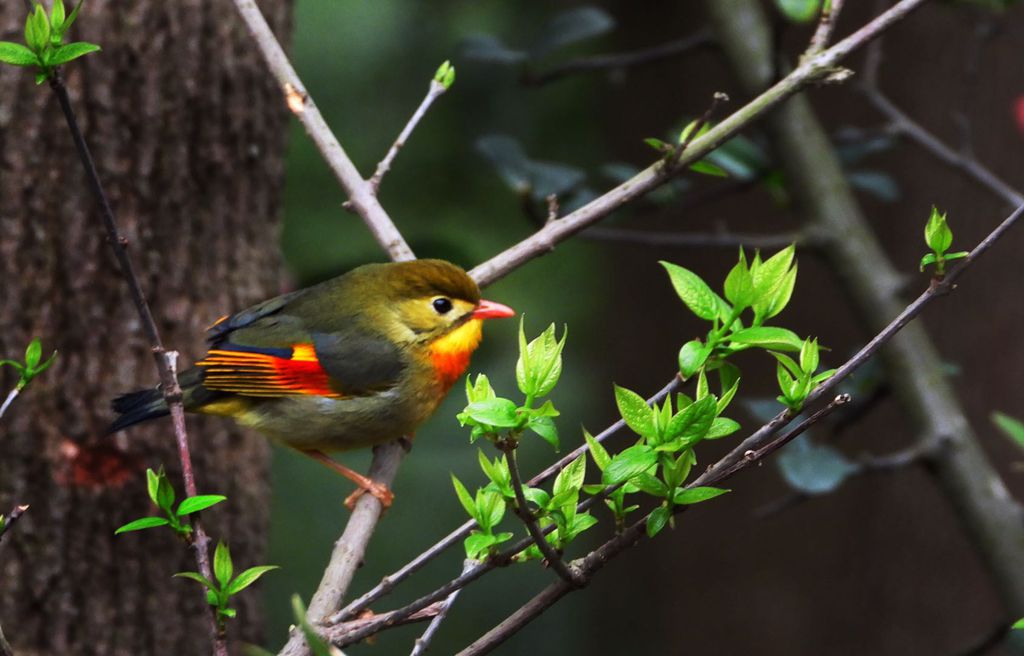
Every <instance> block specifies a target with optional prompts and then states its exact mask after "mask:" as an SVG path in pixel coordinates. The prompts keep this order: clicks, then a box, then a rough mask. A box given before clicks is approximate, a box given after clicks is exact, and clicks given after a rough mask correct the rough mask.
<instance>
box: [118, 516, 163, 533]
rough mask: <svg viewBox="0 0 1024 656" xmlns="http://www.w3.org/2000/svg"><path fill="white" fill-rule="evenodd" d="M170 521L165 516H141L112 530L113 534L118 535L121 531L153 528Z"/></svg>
mask: <svg viewBox="0 0 1024 656" xmlns="http://www.w3.org/2000/svg"><path fill="white" fill-rule="evenodd" d="M170 523H171V522H170V521H168V520H167V518H166V517H143V518H142V519H136V520H135V521H133V522H128V523H127V524H125V525H124V526H122V527H121V528H119V529H117V530H116V531H114V535H120V534H121V533H127V532H129V531H141V530H142V529H145V528H155V527H157V526H167V525H168V524H170Z"/></svg>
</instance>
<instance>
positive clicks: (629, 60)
mask: <svg viewBox="0 0 1024 656" xmlns="http://www.w3.org/2000/svg"><path fill="white" fill-rule="evenodd" d="M714 43H715V41H714V38H713V37H712V35H711V32H710V31H709V30H701V31H699V32H697V33H696V34H692V35H690V36H686V37H683V38H681V39H675V40H673V41H669V42H668V43H663V44H661V45H657V46H653V47H651V48H643V49H641V50H634V51H632V52H620V53H613V54H607V55H594V56H591V57H579V58H577V59H570V60H569V61H567V62H565V63H564V64H560V65H558V66H554V67H552V68H549V69H548V70H546V71H540V72H534V71H529V70H528V71H526V72H525V73H523V75H522V78H521V82H522V83H523V84H525V85H527V86H543V85H545V84H549V83H551V82H554V81H556V80H560V79H562V78H564V77H569V76H571V75H578V74H580V73H593V72H599V71H605V70H614V69H618V68H630V67H633V66H642V65H644V64H650V63H653V62H657V61H661V60H663V59H668V58H670V57H676V56H678V55H683V54H686V53H688V52H692V51H694V50H699V49H702V48H706V47H708V46H712V45H714Z"/></svg>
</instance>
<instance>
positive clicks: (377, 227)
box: [233, 0, 415, 261]
mask: <svg viewBox="0 0 1024 656" xmlns="http://www.w3.org/2000/svg"><path fill="white" fill-rule="evenodd" d="M233 2H234V5H235V9H237V10H238V13H239V14H240V15H241V17H242V20H243V21H244V22H245V26H246V28H247V29H248V30H249V34H251V35H252V38H253V39H254V40H255V41H256V44H257V45H258V46H259V49H260V52H261V53H262V54H263V58H264V59H265V60H266V62H267V66H269V67H270V72H271V74H272V75H273V76H274V78H275V79H276V80H277V82H278V84H279V85H280V87H281V90H282V93H283V94H284V97H285V102H286V103H287V104H288V108H289V109H290V110H291V111H292V113H293V114H295V117H296V118H298V119H299V122H301V123H302V126H303V127H304V128H306V132H307V133H308V134H309V136H310V138H311V139H313V143H314V144H316V147H317V149H318V150H319V151H320V154H321V155H322V156H323V158H324V160H325V161H326V162H327V164H328V166H330V167H331V171H332V172H333V173H334V177H335V178H336V179H337V180H338V183H339V184H340V185H341V187H342V189H344V190H345V193H346V194H348V198H349V199H348V202H349V204H350V206H351V208H352V209H353V210H354V211H355V212H356V213H357V214H358V215H359V216H361V217H362V218H363V221H365V222H366V225H367V227H368V228H369V229H370V232H371V233H373V237H374V239H376V240H377V243H378V244H380V246H381V248H383V249H384V251H385V252H387V253H388V255H390V256H391V259H393V260H397V261H401V260H411V259H413V258H414V257H415V256H414V255H413V252H412V249H410V248H409V245H408V244H407V243H406V242H405V238H403V237H402V234H401V233H400V232H399V231H398V228H396V227H395V224H394V222H393V221H392V220H391V217H389V216H388V214H387V212H385V211H384V208H383V207H381V205H380V203H379V202H378V201H377V195H376V193H375V189H374V186H373V185H372V184H370V182H368V181H367V180H364V179H363V176H362V175H360V174H359V171H358V169H356V167H355V164H353V163H352V160H351V159H349V157H348V154H346V153H345V149H344V148H342V147H341V144H340V143H338V139H337V138H336V137H335V136H334V133H333V132H331V129H330V128H329V127H328V126H327V121H325V120H324V117H323V115H321V114H320V110H319V109H317V106H316V103H314V102H313V98H311V97H310V95H309V93H308V92H307V91H306V87H305V86H304V85H303V84H302V80H301V79H300V78H299V75H298V73H296V72H295V68H294V67H292V64H291V62H290V61H288V56H287V55H285V53H284V49H283V48H281V44H280V43H278V41H277V38H276V37H274V33H273V31H271V29H270V26H269V25H268V24H267V21H266V19H265V18H264V17H263V14H262V13H261V12H260V9H259V7H257V6H256V3H255V2H254V0H233Z"/></svg>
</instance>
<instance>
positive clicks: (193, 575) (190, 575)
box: [174, 572, 217, 606]
mask: <svg viewBox="0 0 1024 656" xmlns="http://www.w3.org/2000/svg"><path fill="white" fill-rule="evenodd" d="M174 578H178V579H190V580H192V581H195V582H197V583H201V584H202V585H204V586H205V587H206V588H207V589H208V590H211V591H214V592H216V591H217V586H215V585H214V584H213V581H211V580H210V579H208V578H206V577H205V576H203V575H202V574H200V573H199V572H178V573H177V574H174ZM211 605H213V606H216V605H217V604H216V603H213V604H211Z"/></svg>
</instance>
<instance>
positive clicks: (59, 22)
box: [50, 0, 64, 35]
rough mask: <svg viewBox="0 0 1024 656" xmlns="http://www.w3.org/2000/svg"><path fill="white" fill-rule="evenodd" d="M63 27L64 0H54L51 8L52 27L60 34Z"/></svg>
mask: <svg viewBox="0 0 1024 656" xmlns="http://www.w3.org/2000/svg"><path fill="white" fill-rule="evenodd" d="M62 27H64V0H53V9H51V10H50V29H51V30H52V31H53V32H54V33H56V34H57V35H60V34H62V32H61V28H62Z"/></svg>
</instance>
